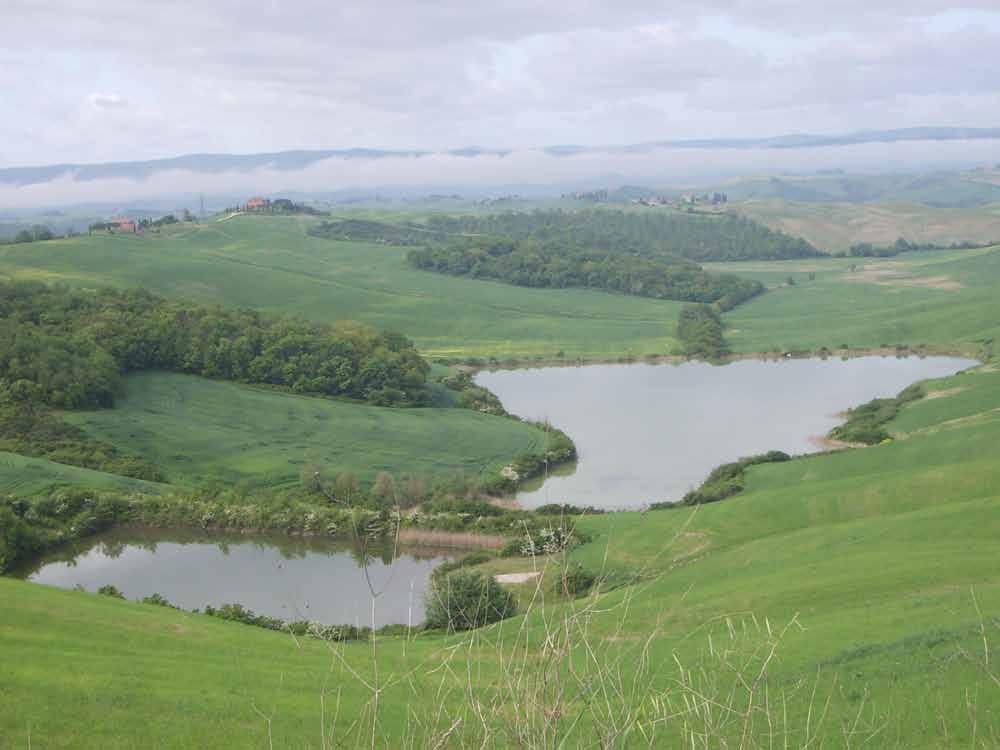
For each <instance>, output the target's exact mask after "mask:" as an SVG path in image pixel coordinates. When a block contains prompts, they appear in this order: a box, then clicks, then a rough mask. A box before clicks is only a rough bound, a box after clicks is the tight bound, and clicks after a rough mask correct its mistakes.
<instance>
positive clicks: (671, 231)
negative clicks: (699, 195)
mask: <svg viewBox="0 0 1000 750" xmlns="http://www.w3.org/2000/svg"><path fill="white" fill-rule="evenodd" d="M427 229H429V230H432V231H435V232H438V233H440V234H448V235H492V236H499V237H506V238H510V239H514V240H526V239H534V240H538V241H543V242H546V243H547V244H549V245H550V246H551V245H553V244H556V245H562V246H564V247H572V248H587V249H589V250H605V251H608V252H611V253H616V254H622V255H630V254H638V255H642V256H646V257H654V258H666V259H674V260H676V259H677V258H686V259H687V260H690V261H695V262H707V261H738V260H786V259H790V258H806V257H815V256H821V255H822V253H821V252H820V251H819V250H817V249H816V248H815V247H813V246H812V245H811V244H809V243H808V242H807V241H806V240H804V239H802V238H800V237H792V236H790V235H787V234H784V233H782V232H776V231H774V230H772V229H769V228H767V227H765V226H764V225H762V224H758V223H757V222H755V221H752V220H751V219H748V218H745V217H742V216H736V215H733V214H719V215H711V216H702V215H690V214H678V213H666V212H664V213H635V212H627V211H612V210H601V209H589V210H583V211H562V210H540V211H525V212H514V211H507V212H504V213H496V214H470V215H466V216H432V217H431V218H429V219H428V220H427Z"/></svg>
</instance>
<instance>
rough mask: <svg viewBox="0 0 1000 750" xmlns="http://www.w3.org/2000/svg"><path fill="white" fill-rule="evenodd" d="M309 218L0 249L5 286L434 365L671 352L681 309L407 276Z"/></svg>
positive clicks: (385, 253) (405, 268)
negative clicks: (145, 305)
mask: <svg viewBox="0 0 1000 750" xmlns="http://www.w3.org/2000/svg"><path fill="white" fill-rule="evenodd" d="M308 226H309V220H305V219H299V218H295V217H247V216H243V217H238V218H236V219H232V220H230V221H225V222H212V223H210V224H208V225H202V226H197V227H190V226H185V227H181V228H179V229H177V230H175V231H173V232H164V234H161V235H159V236H155V237H154V236H145V237H138V236H124V235H117V236H109V235H106V234H100V235H94V236H91V237H86V236H85V237H78V238H72V239H67V240H55V241H50V242H45V243H32V244H30V245H23V246H14V245H12V246H3V247H0V277H3V276H8V277H15V278H31V279H37V280H41V281H45V282H48V283H56V282H58V283H66V284H70V285H73V286H82V287H100V286H103V285H108V284H112V285H118V286H127V287H135V286H142V287H145V288H147V289H150V290H152V291H154V292H158V293H160V294H163V295H165V296H167V297H174V298H176V297H179V298H185V299H191V300H194V301H197V302H210V303H223V304H227V305H234V306H241V307H254V308H258V309H262V310H267V311H271V312H278V313H286V314H293V315H301V316H303V317H306V318H309V319H311V320H317V321H322V322H330V321H334V320H344V319H354V320H360V321H362V322H364V323H368V324H370V325H373V326H375V327H378V328H383V329H390V330H395V331H399V332H401V333H405V334H406V335H407V336H409V337H410V338H412V339H413V340H414V341H415V342H416V343H417V345H418V346H419V347H420V348H421V349H422V350H423V351H424V352H425V353H427V354H430V355H461V356H495V357H498V358H503V357H507V356H512V355H518V356H532V355H538V356H545V357H552V356H554V355H555V354H556V353H557V352H558V351H563V352H565V354H566V355H568V356H576V355H589V356H609V355H618V354H624V353H626V352H627V351H629V350H631V352H632V353H633V354H636V355H641V354H645V353H664V352H666V351H668V350H669V349H670V348H671V346H672V344H673V341H672V338H671V336H672V333H673V330H674V325H675V323H676V317H677V314H678V311H679V310H680V307H681V305H680V303H676V302H668V301H661V300H651V299H639V298H633V297H625V296H623V295H612V294H606V293H604V292H600V291H592V290H584V289H566V290H547V289H520V288H518V289H511V287H510V286H509V285H507V284H502V283H496V282H488V281H470V280H467V279H453V278H448V277H444V276H438V275H435V274H430V273H426V272H423V271H419V270H417V269H414V268H412V267H411V266H410V265H409V264H408V263H407V262H406V248H402V247H393V246H388V245H381V244H374V243H373V244H366V243H356V242H332V241H330V240H324V239H319V238H315V237H309V236H307V235H306V228H307V227H308Z"/></svg>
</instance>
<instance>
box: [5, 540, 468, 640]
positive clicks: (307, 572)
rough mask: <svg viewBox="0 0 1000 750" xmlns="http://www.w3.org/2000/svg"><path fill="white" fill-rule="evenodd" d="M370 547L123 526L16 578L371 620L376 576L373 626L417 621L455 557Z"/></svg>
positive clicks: (333, 620)
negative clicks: (439, 569)
mask: <svg viewBox="0 0 1000 750" xmlns="http://www.w3.org/2000/svg"><path fill="white" fill-rule="evenodd" d="M367 552H368V555H367V558H366V556H365V554H364V553H363V552H362V550H361V549H360V547H359V546H357V545H355V544H352V543H351V542H346V541H334V540H330V539H320V538H317V539H303V538H297V537H286V536H277V535H274V536H272V535H268V536H253V537H248V536H243V535H231V534H216V533H211V534H210V533H208V532H200V531H178V530H162V529H153V530H144V529H121V530H115V531H111V532H107V533H105V534H100V535H98V536H95V537H91V538H89V539H88V540H86V542H85V543H80V544H77V545H67V546H65V547H62V548H60V549H57V550H54V551H52V552H51V553H49V554H47V555H45V556H44V557H42V558H39V559H37V560H35V561H33V562H32V563H31V564H30V565H28V566H25V567H22V568H21V569H19V570H15V571H14V575H15V576H17V577H19V578H25V579H27V580H30V581H35V582H37V583H43V584H48V585H51V586H61V587H63V588H73V587H75V586H82V587H83V588H85V589H86V590H87V591H96V590H97V589H98V588H100V587H101V586H105V585H112V586H115V587H117V588H118V590H119V591H121V592H122V593H123V594H124V595H125V597H126V598H128V599H141V598H142V597H144V596H149V595H150V594H153V593H158V594H160V595H162V596H165V597H166V598H167V599H168V600H170V602H171V603H172V604H174V605H176V606H179V607H181V608H182V609H188V610H190V609H195V608H203V607H205V606H206V605H209V604H210V605H212V606H218V605H220V604H229V603H239V604H242V605H243V606H245V607H248V608H250V609H252V610H253V611H254V612H256V613H258V614H265V615H269V616H271V617H280V618H282V619H284V620H312V621H314V622H322V623H325V624H328V625H338V624H349V625H369V626H370V625H371V624H372V596H371V591H370V589H369V584H368V581H369V580H370V581H371V587H372V588H373V589H374V591H375V592H376V594H378V596H377V597H376V599H375V626H376V627H381V626H382V625H387V624H391V623H399V624H413V625H417V624H419V623H420V622H421V621H422V620H423V619H424V593H425V592H426V590H427V585H428V582H429V581H430V575H431V571H432V570H433V569H434V567H435V566H436V565H438V564H440V563H442V562H444V561H445V560H448V559H450V558H451V557H452V556H453V553H452V552H442V551H439V550H433V549H426V548H406V549H402V550H399V551H394V550H393V549H392V547H391V545H386V544H379V545H372V546H369V548H368V550H367ZM366 559H367V563H368V565H367V567H368V576H367V577H366V576H365V570H364V565H363V562H364V561H365V560H366Z"/></svg>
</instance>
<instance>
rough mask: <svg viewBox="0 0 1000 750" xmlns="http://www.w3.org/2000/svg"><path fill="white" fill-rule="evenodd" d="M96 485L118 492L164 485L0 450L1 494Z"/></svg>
mask: <svg viewBox="0 0 1000 750" xmlns="http://www.w3.org/2000/svg"><path fill="white" fill-rule="evenodd" d="M60 486H73V487H93V488H95V489H100V490H114V491H118V492H143V493H158V492H161V491H162V490H163V489H165V487H164V486H163V485H160V484H155V483H153V482H143V481H142V480H139V479H130V478H129V477H121V476H117V475H115V474H105V473H103V472H100V471H93V470H91V469H82V468H79V467H77V466H67V465H65V464H59V463H54V462H52V461H47V460H46V459H44V458H30V457H28V456H19V455H17V454H16V453H7V452H0V495H34V494H37V493H39V492H43V491H44V490H47V489H49V488H51V487H60Z"/></svg>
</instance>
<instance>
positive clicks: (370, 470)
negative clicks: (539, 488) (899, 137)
mask: <svg viewBox="0 0 1000 750" xmlns="http://www.w3.org/2000/svg"><path fill="white" fill-rule="evenodd" d="M127 385H128V389H127V391H126V395H125V397H124V398H122V399H120V400H119V402H118V404H117V405H116V406H115V408H114V409H106V410H101V411H92V412H75V413H71V414H68V415H66V418H67V419H68V420H70V421H72V422H73V423H75V424H78V425H79V426H81V427H83V428H84V429H85V430H87V431H88V432H89V433H91V434H93V435H95V436H97V437H99V438H100V439H102V440H106V441H108V442H110V443H112V444H114V445H116V446H117V447H119V448H120V449H122V450H126V451H129V452H132V453H136V454H139V455H142V456H144V457H146V458H149V459H150V460H151V461H153V462H154V463H156V465H158V466H161V467H163V468H164V470H165V471H166V472H167V475H168V477H169V478H170V480H171V481H172V482H174V483H180V484H197V483H199V482H201V481H204V480H209V479H218V480H222V481H225V482H235V481H244V482H252V483H256V484H265V485H268V486H284V485H289V484H294V483H297V482H298V480H299V472H300V469H301V468H302V466H303V465H305V464H316V465H319V466H323V467H326V468H327V469H328V470H330V471H331V472H334V473H336V472H340V471H352V472H354V473H355V474H357V475H358V476H359V478H361V479H363V480H371V479H374V477H375V475H376V474H377V473H378V472H379V471H383V470H384V471H390V472H392V473H394V474H408V473H412V474H415V475H418V476H429V475H432V474H453V473H458V472H464V473H465V474H472V475H477V474H480V473H482V472H484V471H487V470H499V469H500V468H502V467H503V466H504V465H505V464H506V463H508V462H509V461H510V460H511V459H512V458H514V457H515V456H517V455H520V454H522V453H530V452H535V451H537V450H541V449H544V444H545V435H544V433H543V432H542V431H541V430H538V429H536V428H534V427H532V426H530V425H527V424H524V423H521V422H517V421H514V420H511V419H503V418H500V417H493V416H489V415H486V414H481V413H479V412H475V411H471V410H468V409H435V408H427V409H390V408H381V407H375V406H369V405H367V404H354V403H346V402H342V401H333V400H329V399H319V398H308V397H304V396H294V395H289V394H283V393H276V392H274V391H270V390H266V389H257V388H251V387H247V386H241V385H237V384H233V383H225V382H219V381H213V380H207V379H204V378H197V377H194V376H190V375H177V374H170V373H143V374H139V375H134V376H131V377H130V378H129V379H128V384H127Z"/></svg>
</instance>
